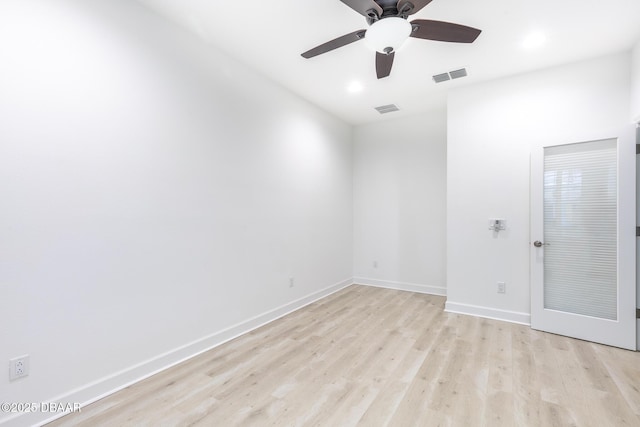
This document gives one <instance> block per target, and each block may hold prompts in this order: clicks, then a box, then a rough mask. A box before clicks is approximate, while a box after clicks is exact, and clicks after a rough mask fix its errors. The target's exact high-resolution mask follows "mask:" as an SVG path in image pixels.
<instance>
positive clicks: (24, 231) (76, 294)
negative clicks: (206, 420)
mask: <svg viewBox="0 0 640 427" xmlns="http://www.w3.org/2000/svg"><path fill="white" fill-rule="evenodd" d="M0 62H1V63H2V67H1V70H0V74H1V77H0V200H1V201H2V202H1V205H2V209H0V318H1V321H0V343H2V344H1V345H0V364H5V363H8V360H9V359H10V358H12V357H16V356H20V355H23V354H27V353H28V354H29V355H30V357H31V373H30V375H29V376H28V377H27V378H24V379H21V380H18V381H14V382H11V383H10V382H9V381H8V377H7V375H6V374H4V375H1V376H0V402H7V401H9V402H40V401H44V402H48V401H52V400H59V399H63V400H64V401H71V402H75V401H80V402H82V401H85V400H90V399H92V398H95V397H97V395H99V394H101V393H105V392H108V391H110V390H113V389H115V388H118V387H120V386H122V385H123V384H125V383H126V382H128V381H133V380H135V379H137V378H140V376H142V375H146V374H148V373H150V372H153V371H154V370H156V369H160V368H162V367H164V366H167V365H169V364H171V363H173V362H175V361H177V360H180V359H182V358H184V357H187V356H189V355H191V354H193V353H195V352H197V351H201V350H203V349H205V348H207V347H209V346H211V345H214V344H216V343H219V342H220V341H223V340H225V339H228V338H230V337H231V336H234V335H236V334H238V333H240V332H242V331H244V330H247V329H248V328H250V327H254V326H256V325H258V324H260V323H262V322H265V321H267V320H270V319H272V318H274V317H276V316H278V315H281V314H283V313H285V312H286V311H288V310H291V309H293V308H296V307H299V306H300V305H301V304H304V303H306V302H309V301H310V300H312V299H313V298H317V297H319V296H322V295H325V294H326V293H327V292H330V291H333V290H336V289H338V288H339V287H341V286H344V285H345V284H348V283H350V278H351V276H352V259H353V257H352V236H353V228H352V221H353V213H352V188H353V185H352V155H351V152H352V146H351V132H352V129H351V127H350V126H348V125H346V124H344V123H342V122H341V121H339V120H337V119H335V118H333V117H331V116H329V115H328V114H326V113H324V112H322V111H320V110H319V109H317V108H315V107H313V106H311V105H310V104H308V103H306V102H304V101H302V100H300V99H299V98H297V97H295V96H293V95H292V94H290V93H289V92H287V91H285V90H284V89H281V88H280V87H279V86H276V85H274V84H272V83H271V82H269V81H268V80H266V79H265V78H263V77H261V76H260V75H257V74H255V73H254V72H252V71H250V70H248V69H247V68H245V67H243V66H241V65H239V64H238V63H236V62H234V61H233V60H231V59H229V58H228V57H226V56H224V55H223V54H221V53H220V52H216V51H214V50H211V49H209V48H205V47H204V46H202V45H199V44H198V43H197V41H196V40H195V39H192V38H191V37H190V36H188V35H186V34H182V33H180V32H179V30H177V29H173V28H172V27H171V26H170V25H167V24H165V23H164V22H163V21H162V20H161V19H160V18H158V17H155V16H153V15H151V14H150V13H148V12H147V11H146V10H144V9H143V7H142V6H138V5H136V4H135V3H134V2H129V1H125V0H93V1H85V0H75V1H72V0H66V1H65V0H40V1H38V0H5V1H3V2H2V3H0ZM289 277H294V278H295V286H294V287H293V288H290V287H289ZM256 316H257V317H256ZM247 320H249V321H247ZM243 322H244V323H243ZM227 328H231V329H227ZM5 366H6V365H5ZM65 396H66V398H65ZM9 415H10V414H5V413H3V414H0V421H1V420H2V419H3V418H4V419H5V421H6V419H7V417H8V416H9ZM47 416H49V415H47ZM44 417H46V416H44ZM41 419H43V416H35V417H31V418H30V417H25V418H22V419H20V420H13V421H12V422H10V423H9V424H11V423H16V424H26V423H31V422H36V421H37V420H41Z"/></svg>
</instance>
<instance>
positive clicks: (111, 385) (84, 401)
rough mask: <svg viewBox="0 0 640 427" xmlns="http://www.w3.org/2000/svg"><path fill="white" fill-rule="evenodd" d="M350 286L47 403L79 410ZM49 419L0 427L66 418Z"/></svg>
mask: <svg viewBox="0 0 640 427" xmlns="http://www.w3.org/2000/svg"><path fill="white" fill-rule="evenodd" d="M352 284H353V280H352V279H350V278H349V279H346V280H343V281H341V282H339V283H336V284H334V285H332V286H329V287H327V288H325V289H322V290H320V291H317V292H314V293H312V294H309V295H307V296H305V297H302V298H299V299H297V300H295V301H292V302H290V303H287V304H284V305H281V306H280V307H277V308H275V309H273V310H269V311H267V312H265V313H263V314H260V315H258V316H255V317H252V318H250V319H248V320H245V321H243V322H240V323H237V324H235V325H233V326H231V327H229V328H226V329H223V330H221V331H218V332H215V333H213V334H211V335H209V336H206V337H204V338H201V339H199V340H196V341H193V342H191V343H189V344H186V345H184V346H182V347H178V348H176V349H174V350H170V351H168V352H166V353H164V354H161V355H158V356H156V357H154V358H152V359H149V360H146V361H144V362H141V363H139V364H137V365H134V366H131V367H130V368H127V369H124V370H122V371H120V372H116V373H114V374H112V375H110V376H107V377H104V378H102V379H99V380H97V381H94V382H92V383H90V384H87V385H85V386H83V387H79V388H77V389H75V390H72V391H70V392H68V393H65V394H63V395H60V396H58V397H56V398H53V399H49V402H81V407H85V406H87V405H89V404H91V403H93V402H96V401H98V400H100V399H102V398H104V397H106V396H109V395H110V394H113V393H115V392H117V391H120V390H122V389H124V388H126V387H128V386H130V385H132V384H135V383H137V382H139V381H142V380H144V379H146V378H149V377H150V376H152V375H155V374H157V373H158V372H161V371H164V370H166V369H169V368H171V367H173V366H176V365H178V364H180V363H182V362H184V361H186V360H189V359H191V358H192V357H195V356H197V355H199V354H202V353H204V352H206V351H209V350H211V349H212V348H214V347H217V346H219V345H221V344H224V343H225V342H227V341H230V340H232V339H234V338H236V337H238V336H240V335H243V334H246V333H247V332H250V331H252V330H254V329H257V328H259V327H261V326H263V325H265V324H267V323H270V322H273V321H274V320H277V319H279V318H281V317H283V316H286V315H287V314H289V313H292V312H294V311H296V310H299V309H301V308H302V307H304V306H307V305H309V304H311V303H313V302H315V301H317V300H319V299H322V298H325V297H327V296H329V295H331V294H333V293H335V292H338V291H339V290H341V289H344V288H346V287H347V286H350V285H352ZM50 415H51V414H47V413H44V414H43V413H40V412H35V413H24V414H16V416H14V417H11V418H7V419H4V420H0V425H2V426H3V427H10V426H25V425H39V426H42V425H44V424H46V423H49V422H51V421H53V420H55V419H58V418H60V417H62V416H64V415H66V414H64V413H60V414H56V415H55V416H53V417H50ZM45 417H46V418H45Z"/></svg>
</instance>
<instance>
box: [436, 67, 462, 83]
mask: <svg viewBox="0 0 640 427" xmlns="http://www.w3.org/2000/svg"><path fill="white" fill-rule="evenodd" d="M467 76H468V74H467V69H466V68H460V69H459V70H453V71H449V72H448V73H442V74H436V75H435V76H433V81H434V82H436V83H442V82H446V81H448V80H452V79H459V78H460V77H467Z"/></svg>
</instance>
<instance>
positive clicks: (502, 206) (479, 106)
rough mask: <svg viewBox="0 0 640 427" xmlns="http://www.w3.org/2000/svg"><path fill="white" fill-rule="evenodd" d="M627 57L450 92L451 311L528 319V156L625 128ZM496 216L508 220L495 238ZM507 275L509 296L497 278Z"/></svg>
mask: <svg viewBox="0 0 640 427" xmlns="http://www.w3.org/2000/svg"><path fill="white" fill-rule="evenodd" d="M630 66H631V64H630V55H629V54H628V53H625V54H617V55H612V56H607V57H603V58H599V59H595V60H591V61H587V62H581V63H577V64H572V65H567V66H562V67H558V68H553V69H548V70H544V71H539V72H534V73H529V74H524V75H520V76H515V77H511V78H506V79H501V80H497V81H491V82H487V83H482V84H477V85H473V86H468V87H463V88H459V89H456V90H454V91H453V92H452V93H451V94H450V96H449V103H448V143H447V219H448V223H447V295H448V302H447V308H448V309H449V310H452V311H461V312H467V313H473V314H480V315H485V316H491V317H497V318H503V319H508V320H512V321H519V322H525V323H526V322H528V321H529V313H530V298H529V155H530V152H531V148H532V147H536V146H541V145H544V144H546V143H550V142H564V141H566V142H567V143H569V142H578V141H587V140H590V139H592V138H593V137H594V135H601V134H602V133H603V132H608V131H609V130H611V131H612V132H613V133H612V135H617V133H616V132H617V130H618V129H620V128H621V127H623V126H630V125H629V113H628V111H629V110H628V108H629V91H630V71H629V70H630ZM491 217H501V218H506V219H507V222H508V230H507V231H505V232H501V233H500V234H499V236H498V237H497V238H496V237H494V236H493V233H492V232H491V231H489V230H488V229H487V228H488V227H487V225H488V223H487V221H488V219H489V218H491ZM498 281H504V282H506V289H507V293H506V294H497V293H496V282H498Z"/></svg>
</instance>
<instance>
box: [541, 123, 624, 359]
mask: <svg viewBox="0 0 640 427" xmlns="http://www.w3.org/2000/svg"><path fill="white" fill-rule="evenodd" d="M605 139H616V140H617V146H618V317H617V320H615V321H613V320H606V319H599V318H595V317H590V316H584V315H579V314H573V313H565V312H560V311H556V310H549V309H545V308H544V284H543V280H544V269H543V268H544V265H543V257H544V246H542V247H540V248H537V247H535V246H534V245H533V242H534V241H536V240H539V241H543V224H544V215H543V202H542V201H543V182H544V181H543V179H544V170H543V169H544V148H547V147H553V146H559V145H568V144H572V143H578V142H589V141H598V140H605ZM635 153H636V149H635V129H633V127H632V126H629V127H628V128H625V129H621V130H619V131H618V132H610V133H608V134H606V133H605V134H601V135H594V137H593V138H590V139H588V140H585V141H562V142H557V143H552V144H548V145H545V146H543V147H537V148H535V149H533V150H532V153H531V193H530V194H531V234H530V239H529V240H530V241H529V245H530V260H531V261H530V263H531V264H530V265H531V327H532V328H533V329H538V330H542V331H546V332H552V333H556V334H560V335H566V336H570V337H574V338H579V339H584V340H587V341H594V342H599V343H602V344H607V345H612V346H616V347H622V348H626V349H630V350H636V170H635V169H636V154H635Z"/></svg>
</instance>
